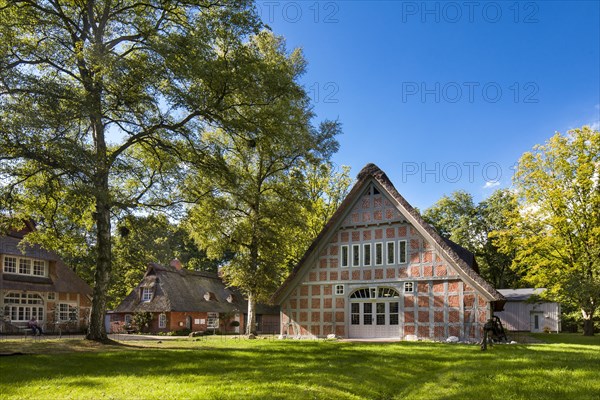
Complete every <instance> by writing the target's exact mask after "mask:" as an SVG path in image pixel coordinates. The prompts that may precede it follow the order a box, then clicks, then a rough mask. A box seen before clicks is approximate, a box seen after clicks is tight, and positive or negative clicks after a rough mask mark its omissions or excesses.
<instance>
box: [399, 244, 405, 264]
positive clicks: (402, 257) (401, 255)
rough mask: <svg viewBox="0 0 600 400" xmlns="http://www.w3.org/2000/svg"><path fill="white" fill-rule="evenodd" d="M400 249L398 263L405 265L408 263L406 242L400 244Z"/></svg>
mask: <svg viewBox="0 0 600 400" xmlns="http://www.w3.org/2000/svg"><path fill="white" fill-rule="evenodd" d="M398 247H399V250H398V252H399V254H398V257H399V258H398V262H399V263H405V262H406V240H401V241H400V242H399V243H398Z"/></svg>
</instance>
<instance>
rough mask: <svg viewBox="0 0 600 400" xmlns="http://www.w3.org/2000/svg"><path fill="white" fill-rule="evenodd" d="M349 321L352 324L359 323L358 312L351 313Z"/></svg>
mask: <svg viewBox="0 0 600 400" xmlns="http://www.w3.org/2000/svg"><path fill="white" fill-rule="evenodd" d="M350 323H351V324H352V325H359V324H360V314H352V318H351V321H350Z"/></svg>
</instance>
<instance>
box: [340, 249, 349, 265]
mask: <svg viewBox="0 0 600 400" xmlns="http://www.w3.org/2000/svg"><path fill="white" fill-rule="evenodd" d="M341 253H342V267H347V266H348V246H342V248H341Z"/></svg>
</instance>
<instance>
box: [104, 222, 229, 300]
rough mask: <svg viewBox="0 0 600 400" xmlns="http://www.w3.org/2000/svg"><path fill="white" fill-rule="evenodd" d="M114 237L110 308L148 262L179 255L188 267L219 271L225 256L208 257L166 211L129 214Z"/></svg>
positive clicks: (166, 262) (167, 260) (163, 262)
mask: <svg viewBox="0 0 600 400" xmlns="http://www.w3.org/2000/svg"><path fill="white" fill-rule="evenodd" d="M113 241H114V246H113V271H112V278H111V284H110V289H109V292H108V302H107V304H108V308H109V309H111V308H114V307H116V306H117V305H118V304H119V303H120V302H121V300H123V298H125V296H127V294H129V292H130V291H131V290H132V289H134V288H135V287H136V285H137V284H138V283H139V282H140V280H141V279H142V277H143V276H144V273H145V272H146V267H147V265H148V263H151V262H154V263H157V264H161V265H169V263H170V262H171V260H173V259H174V258H177V259H178V260H179V261H181V263H182V264H183V266H184V268H186V269H189V270H192V271H210V272H215V273H216V272H217V268H218V266H219V264H220V263H222V262H224V260H226V258H225V259H224V260H210V259H208V258H207V257H206V253H205V252H204V251H203V250H201V249H200V248H198V245H197V244H196V242H194V240H193V239H192V238H191V237H190V236H189V234H188V233H187V231H186V230H185V229H183V227H182V226H181V225H180V224H177V223H171V222H169V220H168V219H167V217H166V216H164V215H145V216H133V215H129V216H127V217H125V218H123V219H121V221H119V223H118V225H117V230H116V235H115V237H114V239H113ZM227 256H228V255H227V254H226V255H225V257H227Z"/></svg>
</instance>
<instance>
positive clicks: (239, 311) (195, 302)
mask: <svg viewBox="0 0 600 400" xmlns="http://www.w3.org/2000/svg"><path fill="white" fill-rule="evenodd" d="M247 308H248V304H247V302H246V300H245V299H244V297H243V296H242V294H241V293H240V292H239V291H238V290H236V289H235V288H230V287H226V286H225V284H224V283H223V281H222V280H221V278H220V277H219V276H218V275H217V274H214V273H209V272H198V271H190V270H186V269H184V268H182V266H181V263H180V262H179V261H178V260H173V261H172V262H171V265H169V266H162V265H158V264H154V263H151V264H149V265H148V268H147V270H146V273H145V275H144V277H143V279H142V281H141V282H140V283H139V284H138V286H137V287H136V288H135V289H134V290H133V291H132V292H131V293H130V294H129V295H128V296H127V297H126V298H125V299H124V300H123V301H122V302H121V304H119V306H118V307H117V308H116V310H115V311H114V312H113V313H112V314H111V329H110V330H111V331H112V332H120V331H123V330H125V327H126V326H127V325H129V324H130V323H131V322H132V319H133V316H134V314H135V313H139V312H150V313H151V314H152V321H151V324H150V326H149V327H148V329H147V330H148V331H149V332H170V331H178V330H183V329H188V330H191V331H203V332H206V331H209V332H210V331H212V330H219V331H221V332H230V333H234V332H236V333H237V332H243V331H244V325H245V314H244V312H245V311H246V310H247ZM257 313H258V315H257V322H258V326H257V330H258V331H259V333H260V332H262V333H276V332H278V329H279V309H278V308H276V309H269V308H268V307H265V306H261V305H259V306H257ZM233 321H236V322H237V323H238V324H239V325H238V326H232V322H233ZM275 330H277V331H275Z"/></svg>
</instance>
